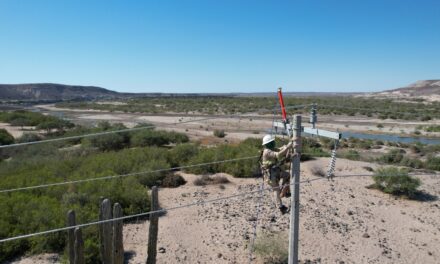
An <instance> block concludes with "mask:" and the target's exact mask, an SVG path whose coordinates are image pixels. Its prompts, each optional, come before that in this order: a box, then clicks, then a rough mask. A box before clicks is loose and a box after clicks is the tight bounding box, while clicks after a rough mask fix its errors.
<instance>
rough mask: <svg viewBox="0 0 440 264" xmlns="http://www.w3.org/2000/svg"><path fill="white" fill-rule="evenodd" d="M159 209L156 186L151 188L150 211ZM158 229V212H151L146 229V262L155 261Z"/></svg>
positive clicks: (153, 262)
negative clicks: (148, 226)
mask: <svg viewBox="0 0 440 264" xmlns="http://www.w3.org/2000/svg"><path fill="white" fill-rule="evenodd" d="M157 210H159V196H158V193H157V187H156V186H153V188H151V209H150V211H157ZM158 231H159V214H158V213H153V214H151V215H150V229H149V231H148V256H147V264H155V263H156V255H157V233H158Z"/></svg>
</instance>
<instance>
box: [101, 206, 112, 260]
mask: <svg viewBox="0 0 440 264" xmlns="http://www.w3.org/2000/svg"><path fill="white" fill-rule="evenodd" d="M99 209H100V210H99V220H100V221H102V220H108V219H111V218H112V205H111V203H110V200H109V199H104V201H102V203H101V207H100V208H99ZM112 226H113V224H112V222H106V223H102V224H100V228H99V233H100V234H99V237H100V240H101V245H100V251H101V260H102V263H104V264H112V257H113V245H112V237H113V235H112V233H113V232H112V231H113V230H112Z"/></svg>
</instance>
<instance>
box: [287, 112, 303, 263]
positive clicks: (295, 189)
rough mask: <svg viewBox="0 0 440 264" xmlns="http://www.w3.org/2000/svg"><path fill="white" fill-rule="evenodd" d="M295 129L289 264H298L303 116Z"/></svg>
mask: <svg viewBox="0 0 440 264" xmlns="http://www.w3.org/2000/svg"><path fill="white" fill-rule="evenodd" d="M293 121H294V124H293V129H294V131H293V132H294V136H295V141H296V142H295V143H296V144H295V146H294V152H295V153H296V154H297V155H295V156H294V157H293V159H292V164H291V167H290V169H291V172H290V184H291V185H290V192H291V194H292V195H291V197H290V207H291V208H290V234H289V264H298V237H299V181H300V167H299V166H300V158H301V156H300V155H301V129H302V128H301V115H294V117H293Z"/></svg>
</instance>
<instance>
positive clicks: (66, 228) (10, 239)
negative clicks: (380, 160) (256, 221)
mask: <svg viewBox="0 0 440 264" xmlns="http://www.w3.org/2000/svg"><path fill="white" fill-rule="evenodd" d="M404 175H405V174H397V175H388V176H392V177H400V176H404ZM434 175H435V176H437V175H440V174H421V175H413V176H434ZM367 176H369V177H371V176H373V174H346V175H336V176H334V178H348V177H367ZM385 176H386V175H385ZM324 179H327V178H325V177H316V178H313V179H307V180H303V181H300V182H298V183H290V184H285V185H282V186H279V187H276V188H282V187H284V186H293V185H296V184H302V183H310V182H313V181H318V180H324ZM273 189H274V188H273V187H266V188H262V189H257V190H254V191H249V192H244V193H237V194H233V195H229V196H223V197H218V198H214V199H210V200H204V201H198V202H193V203H189V204H185V205H179V206H174V207H170V208H163V209H159V210H156V211H149V212H143V213H139V214H134V215H127V216H122V217H118V218H112V219H106V220H100V221H94V222H89V223H84V224H78V225H74V226H66V227H61V228H56V229H51V230H46V231H41V232H35V233H31V234H26V235H19V236H15V237H10V238H4V239H0V243H4V242H8V241H13V240H18V239H24V238H29V237H34V236H39V235H45V234H51V233H56V232H61V231H67V230H70V229H74V228H82V227H88V226H92V225H97V224H104V223H110V222H114V221H119V220H125V219H131V218H137V217H141V216H148V215H151V214H160V213H166V212H168V211H173V210H177V209H182V208H187V207H192V206H197V205H205V204H208V203H213V202H218V201H223V200H228V199H232V198H236V197H241V196H245V195H249V194H254V193H258V192H261V191H268V190H273Z"/></svg>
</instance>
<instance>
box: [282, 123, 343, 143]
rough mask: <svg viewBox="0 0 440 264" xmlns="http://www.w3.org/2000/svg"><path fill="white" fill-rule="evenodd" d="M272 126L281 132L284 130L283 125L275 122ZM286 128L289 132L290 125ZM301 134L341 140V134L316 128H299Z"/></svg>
mask: <svg viewBox="0 0 440 264" xmlns="http://www.w3.org/2000/svg"><path fill="white" fill-rule="evenodd" d="M274 126H275V128H280V129H281V131H283V130H284V124H283V123H282V122H275V123H274ZM286 126H287V129H289V130H291V129H292V125H291V124H286ZM277 130H278V129H277ZM301 132H302V134H306V135H316V136H320V137H326V138H331V139H336V140H339V139H341V138H342V134H341V133H339V132H333V131H328V130H324V129H318V128H311V127H301Z"/></svg>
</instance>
